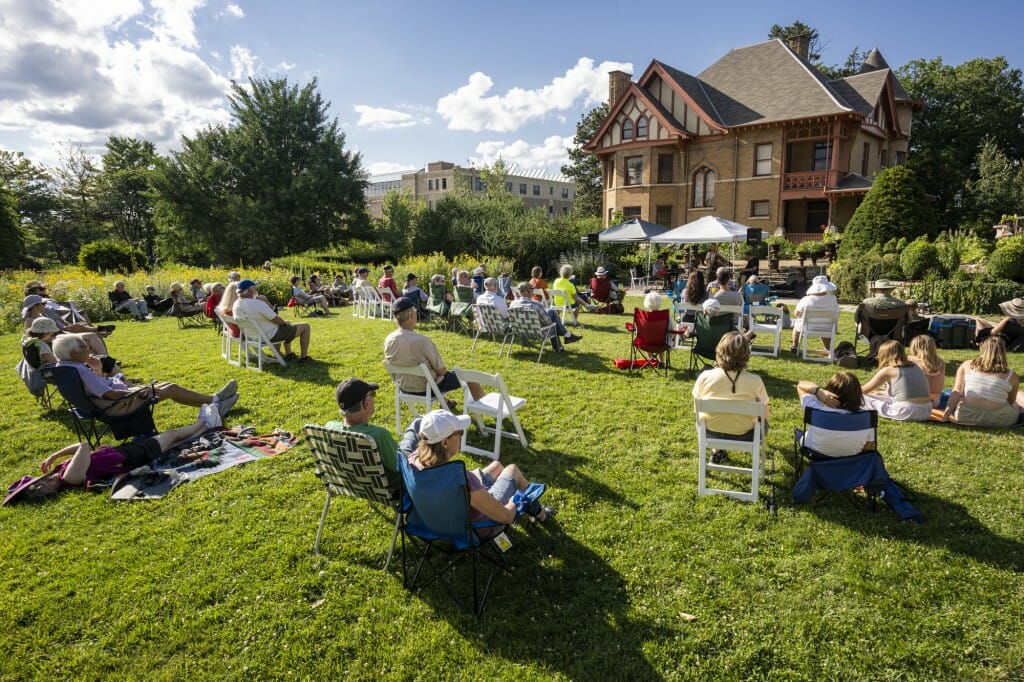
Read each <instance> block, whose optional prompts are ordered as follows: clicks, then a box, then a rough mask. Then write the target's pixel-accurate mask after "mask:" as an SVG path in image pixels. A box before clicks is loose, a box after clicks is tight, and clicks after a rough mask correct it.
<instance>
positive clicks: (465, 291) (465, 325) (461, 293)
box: [451, 286, 473, 336]
mask: <svg viewBox="0 0 1024 682" xmlns="http://www.w3.org/2000/svg"><path fill="white" fill-rule="evenodd" d="M451 322H452V327H453V328H455V329H456V330H457V331H460V332H462V333H463V334H465V335H466V336H472V335H473V287H464V286H456V287H455V300H454V301H452V309H451Z"/></svg>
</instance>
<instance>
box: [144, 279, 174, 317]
mask: <svg viewBox="0 0 1024 682" xmlns="http://www.w3.org/2000/svg"><path fill="white" fill-rule="evenodd" d="M142 300H144V301H145V302H146V307H147V308H149V310H150V311H151V312H152V313H153V314H154V315H163V314H164V313H166V312H167V311H168V310H170V309H171V306H172V305H174V299H173V298H171V297H170V296H168V297H167V298H160V297H159V296H157V295H156V287H155V286H153V285H152V284H147V285H146V295H145V296H143V297H142Z"/></svg>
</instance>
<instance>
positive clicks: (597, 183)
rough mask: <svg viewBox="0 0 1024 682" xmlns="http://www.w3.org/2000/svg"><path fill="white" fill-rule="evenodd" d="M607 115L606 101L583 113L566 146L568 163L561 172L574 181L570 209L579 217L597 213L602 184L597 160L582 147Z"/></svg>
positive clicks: (598, 211) (602, 191) (599, 163)
mask: <svg viewBox="0 0 1024 682" xmlns="http://www.w3.org/2000/svg"><path fill="white" fill-rule="evenodd" d="M606 118H608V104H607V102H606V103H604V104H602V105H601V106H599V107H596V108H594V109H591V110H590V111H588V112H587V113H585V114H583V116H582V117H581V118H580V122H579V123H577V124H576V136H575V137H573V139H572V144H573V146H572V147H570V148H569V149H568V151H569V163H567V164H566V165H564V166H562V175H564V176H565V177H567V178H569V179H571V180H572V181H574V182H575V183H576V201H575V203H574V205H573V210H574V211H575V212H576V213H578V214H580V215H583V216H600V215H601V202H602V199H603V196H604V185H603V184H602V180H601V160H600V159H598V158H597V157H596V156H595V155H594V154H591V153H590V152H588V151H585V150H584V149H583V145H585V144H586V143H587V142H589V141H590V140H591V138H593V137H594V135H596V134H597V131H598V129H599V128H600V127H601V126H602V125H603V124H604V120H605V119H606Z"/></svg>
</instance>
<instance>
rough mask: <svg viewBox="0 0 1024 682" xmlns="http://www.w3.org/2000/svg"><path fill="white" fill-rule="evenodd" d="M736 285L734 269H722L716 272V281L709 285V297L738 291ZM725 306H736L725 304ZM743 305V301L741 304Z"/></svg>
mask: <svg viewBox="0 0 1024 682" xmlns="http://www.w3.org/2000/svg"><path fill="white" fill-rule="evenodd" d="M736 289H737V287H736V283H735V282H733V281H732V268H727V267H724V266H723V267H720V268H718V269H717V270H715V279H714V280H712V281H711V282H710V283H708V296H715V295H716V294H718V293H719V292H725V291H731V292H734V291H736ZM723 305H736V304H735V303H725V304H723ZM740 305H742V301H741V302H740Z"/></svg>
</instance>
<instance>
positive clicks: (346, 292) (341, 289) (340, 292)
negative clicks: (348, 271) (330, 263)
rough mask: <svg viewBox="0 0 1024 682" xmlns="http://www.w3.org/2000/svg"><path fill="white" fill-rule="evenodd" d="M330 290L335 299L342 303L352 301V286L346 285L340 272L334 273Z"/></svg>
mask: <svg viewBox="0 0 1024 682" xmlns="http://www.w3.org/2000/svg"><path fill="white" fill-rule="evenodd" d="M331 292H332V293H333V294H334V298H335V300H337V301H339V302H341V303H343V304H344V303H351V302H352V287H350V286H349V285H348V283H347V282H346V281H345V276H344V275H342V273H340V272H339V273H336V274H335V275H334V282H333V283H332V284H331Z"/></svg>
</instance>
